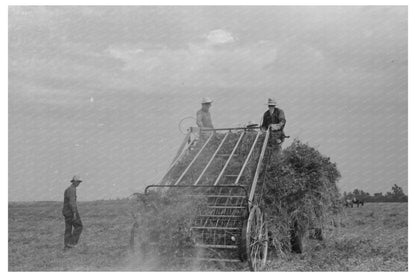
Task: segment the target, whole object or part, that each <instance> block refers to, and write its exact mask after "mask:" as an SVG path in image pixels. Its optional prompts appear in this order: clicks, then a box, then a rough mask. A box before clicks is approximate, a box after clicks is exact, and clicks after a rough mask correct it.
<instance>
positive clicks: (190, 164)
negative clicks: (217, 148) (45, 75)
mask: <svg viewBox="0 0 416 277" xmlns="http://www.w3.org/2000/svg"><path fill="white" fill-rule="evenodd" d="M213 136H214V132H212V133H211V135H210V136H209V138H208V139H207V141H206V142H205V143H204V145H203V146H202V147H201V149H200V150H199V151H198V153H197V154H196V155H195V157H194V158H193V159H192V161H191V162H190V163H189V165H188V167H187V168H186V169H185V170H184V171H183V172H182V175H181V176H180V177H179V178H178V180H176V182H175V184H174V186H176V185H177V184H179V182H180V181H181V180H182V178H183V176H185V174H186V173H187V172H188V170H189V168H190V167H191V166H192V165H193V164H194V162H195V161H196V159H197V158H198V157H199V155H200V154H201V152H202V151H203V150H204V149H205V146H207V144H208V142H210V140H211V139H212V137H213Z"/></svg>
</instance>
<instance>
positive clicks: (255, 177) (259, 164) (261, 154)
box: [248, 129, 270, 203]
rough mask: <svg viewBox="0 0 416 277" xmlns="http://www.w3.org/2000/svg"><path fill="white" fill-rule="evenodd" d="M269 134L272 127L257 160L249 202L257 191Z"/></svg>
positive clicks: (267, 133)
mask: <svg viewBox="0 0 416 277" xmlns="http://www.w3.org/2000/svg"><path fill="white" fill-rule="evenodd" d="M269 136H270V129H267V132H266V136H265V138H264V141H263V146H262V149H261V153H260V157H259V160H258V162H257V169H256V173H255V174H254V178H253V183H252V184H251V189H250V195H249V198H248V201H249V203H251V202H253V198H254V192H255V191H256V186H257V179H258V178H259V174H260V168H261V164H262V160H263V157H264V153H265V152H266V148H267V143H268V141H269Z"/></svg>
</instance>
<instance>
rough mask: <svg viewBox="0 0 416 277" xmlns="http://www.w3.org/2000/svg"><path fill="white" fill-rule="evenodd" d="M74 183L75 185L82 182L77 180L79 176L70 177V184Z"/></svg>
mask: <svg viewBox="0 0 416 277" xmlns="http://www.w3.org/2000/svg"><path fill="white" fill-rule="evenodd" d="M75 182H77V183H81V182H82V181H81V179H80V178H79V176H77V175H74V177H72V180H71V183H75Z"/></svg>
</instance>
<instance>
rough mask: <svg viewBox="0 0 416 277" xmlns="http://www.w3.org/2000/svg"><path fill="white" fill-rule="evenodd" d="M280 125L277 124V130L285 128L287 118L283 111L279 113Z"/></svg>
mask: <svg viewBox="0 0 416 277" xmlns="http://www.w3.org/2000/svg"><path fill="white" fill-rule="evenodd" d="M278 118H279V123H277V124H276V130H282V129H283V127H285V124H286V118H285V113H284V112H283V110H280V111H279V117H278Z"/></svg>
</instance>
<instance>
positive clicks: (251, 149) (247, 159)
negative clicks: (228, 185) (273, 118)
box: [235, 131, 261, 184]
mask: <svg viewBox="0 0 416 277" xmlns="http://www.w3.org/2000/svg"><path fill="white" fill-rule="evenodd" d="M260 134H261V131H258V132H257V135H256V138H255V140H254V142H253V145H252V146H251V148H250V152H249V153H248V155H247V158H246V160H245V161H244V164H243V167H242V168H241V170H240V173H239V174H238V177H237V179H236V180H235V183H236V184H238V182H239V181H240V178H241V176H242V175H243V172H244V169H246V166H247V164H248V161H249V160H250V157H251V154H252V153H253V151H254V148H255V147H256V143H257V140H258V139H259V137H260Z"/></svg>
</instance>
